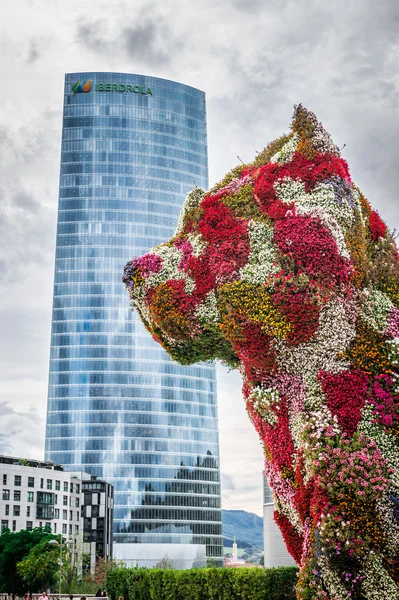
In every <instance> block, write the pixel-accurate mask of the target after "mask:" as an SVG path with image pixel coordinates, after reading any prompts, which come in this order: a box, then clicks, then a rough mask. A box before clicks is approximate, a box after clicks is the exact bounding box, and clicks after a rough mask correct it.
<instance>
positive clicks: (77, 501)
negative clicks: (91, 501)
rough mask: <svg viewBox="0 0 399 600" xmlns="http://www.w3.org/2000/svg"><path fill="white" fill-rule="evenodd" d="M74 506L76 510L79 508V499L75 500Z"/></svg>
mask: <svg viewBox="0 0 399 600" xmlns="http://www.w3.org/2000/svg"><path fill="white" fill-rule="evenodd" d="M75 506H76V508H79V498H75Z"/></svg>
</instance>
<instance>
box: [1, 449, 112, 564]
mask: <svg viewBox="0 0 399 600" xmlns="http://www.w3.org/2000/svg"><path fill="white" fill-rule="evenodd" d="M0 486H1V487H0V531H2V530H4V529H10V530H11V531H20V530H21V529H28V530H32V529H34V528H35V527H48V528H50V529H51V532H52V533H55V534H62V536H63V538H65V541H66V542H69V541H73V547H74V548H75V552H76V553H79V554H82V552H86V551H88V552H89V553H90V555H91V560H90V562H91V570H93V566H94V561H95V560H96V558H98V557H102V558H105V559H109V558H112V519H113V487H112V485H110V484H108V483H106V482H105V481H97V480H96V478H95V477H93V476H92V475H89V474H88V473H81V472H79V473H75V472H69V471H64V468H63V466H61V465H55V464H53V463H52V462H50V461H47V462H42V461H39V460H30V459H29V460H27V459H21V458H16V457H13V456H0ZM85 502H87V504H88V506H87V507H86V506H85ZM89 515H90V517H89ZM87 548H88V550H87ZM79 560H81V557H80V558H79Z"/></svg>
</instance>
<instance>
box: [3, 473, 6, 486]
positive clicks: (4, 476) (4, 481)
mask: <svg viewBox="0 0 399 600" xmlns="http://www.w3.org/2000/svg"><path fill="white" fill-rule="evenodd" d="M3 485H7V475H3Z"/></svg>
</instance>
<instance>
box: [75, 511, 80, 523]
mask: <svg viewBox="0 0 399 600" xmlns="http://www.w3.org/2000/svg"><path fill="white" fill-rule="evenodd" d="M79 519H80V515H79V512H76V520H77V521H79Z"/></svg>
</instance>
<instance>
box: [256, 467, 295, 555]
mask: <svg viewBox="0 0 399 600" xmlns="http://www.w3.org/2000/svg"><path fill="white" fill-rule="evenodd" d="M263 492H264V500H263V535H264V566H265V567H290V566H293V565H295V564H296V563H295V561H294V559H293V558H292V556H291V555H290V553H289V552H288V550H287V548H286V545H285V542H284V540H283V536H282V535H281V531H280V529H279V528H278V527H277V525H276V523H275V521H274V518H273V515H274V503H273V496H272V492H271V489H270V486H269V483H268V481H267V478H266V476H265V475H263Z"/></svg>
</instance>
